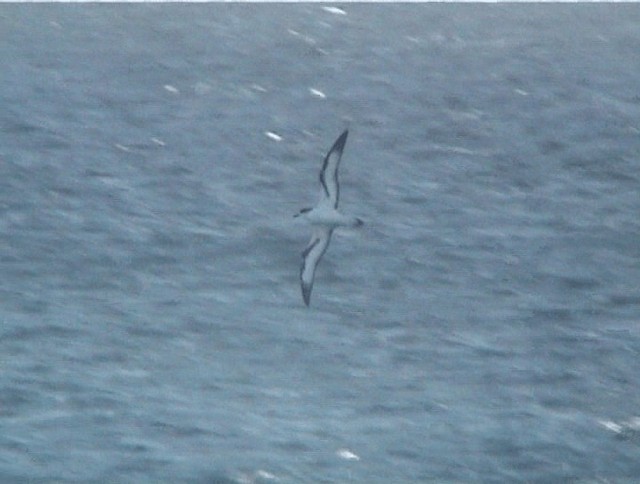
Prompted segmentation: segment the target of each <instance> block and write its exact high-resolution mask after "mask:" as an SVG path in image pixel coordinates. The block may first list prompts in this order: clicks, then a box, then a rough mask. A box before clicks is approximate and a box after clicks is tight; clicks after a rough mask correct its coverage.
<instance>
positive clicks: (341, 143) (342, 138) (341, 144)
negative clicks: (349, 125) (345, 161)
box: [332, 129, 349, 151]
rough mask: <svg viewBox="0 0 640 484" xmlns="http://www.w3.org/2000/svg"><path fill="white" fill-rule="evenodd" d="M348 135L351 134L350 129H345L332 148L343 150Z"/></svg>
mask: <svg viewBox="0 0 640 484" xmlns="http://www.w3.org/2000/svg"><path fill="white" fill-rule="evenodd" d="M347 136H349V130H348V129H345V130H344V132H343V133H342V134H341V135H340V137H339V138H338V139H337V140H336V142H335V143H334V144H333V148H332V150H338V151H342V150H343V148H344V145H345V144H346V142H347Z"/></svg>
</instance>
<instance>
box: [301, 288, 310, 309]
mask: <svg viewBox="0 0 640 484" xmlns="http://www.w3.org/2000/svg"><path fill="white" fill-rule="evenodd" d="M302 299H303V300H304V304H305V305H306V306H307V307H309V302H310V301H311V288H310V287H305V286H304V285H303V286H302Z"/></svg>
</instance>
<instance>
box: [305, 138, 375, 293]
mask: <svg viewBox="0 0 640 484" xmlns="http://www.w3.org/2000/svg"><path fill="white" fill-rule="evenodd" d="M348 134H349V132H348V131H345V132H344V133H342V134H341V135H340V137H339V138H338V139H337V140H336V142H335V143H334V144H333V146H332V147H331V149H330V150H329V153H327V156H326V157H325V159H324V163H323V164H322V169H321V170H320V202H319V203H318V205H317V206H316V207H314V208H303V209H302V210H300V213H299V214H297V215H295V216H296V217H298V216H299V217H301V218H302V219H303V220H306V221H307V222H309V223H310V224H311V225H312V226H313V234H312V235H311V240H310V241H309V244H308V245H307V248H306V249H305V250H304V252H302V266H301V267H300V285H301V287H302V298H303V299H304V303H305V304H306V305H307V306H309V301H310V300H311V289H312V287H313V278H314V276H315V272H316V267H317V266H318V262H320V259H321V258H322V256H323V255H324V253H325V251H326V250H327V247H329V242H330V241H331V234H332V233H333V229H335V228H336V227H358V226H360V225H362V220H360V219H359V218H356V217H347V216H346V215H343V214H342V213H340V212H339V211H338V200H339V198H340V185H339V184H338V165H339V164H340V159H341V158H342V151H343V149H344V145H345V143H346V142H347V135H348Z"/></svg>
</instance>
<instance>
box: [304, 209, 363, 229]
mask: <svg viewBox="0 0 640 484" xmlns="http://www.w3.org/2000/svg"><path fill="white" fill-rule="evenodd" d="M300 217H301V218H302V219H303V220H306V221H307V222H309V223H310V224H311V225H320V226H325V227H331V228H335V227H357V226H359V225H362V221H361V220H360V219H359V218H356V217H348V216H346V215H343V214H342V213H340V212H339V211H338V210H336V209H335V208H333V207H331V206H330V205H328V204H324V203H320V204H318V206H317V207H315V208H313V209H312V210H311V211H309V212H307V213H303V214H302V215H300Z"/></svg>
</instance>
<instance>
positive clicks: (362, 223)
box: [356, 218, 364, 227]
mask: <svg viewBox="0 0 640 484" xmlns="http://www.w3.org/2000/svg"><path fill="white" fill-rule="evenodd" d="M363 225H364V222H363V221H362V219H360V218H356V227H362V226H363Z"/></svg>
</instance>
